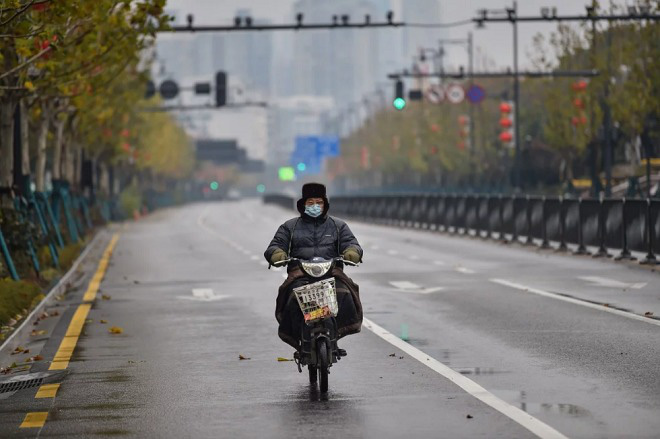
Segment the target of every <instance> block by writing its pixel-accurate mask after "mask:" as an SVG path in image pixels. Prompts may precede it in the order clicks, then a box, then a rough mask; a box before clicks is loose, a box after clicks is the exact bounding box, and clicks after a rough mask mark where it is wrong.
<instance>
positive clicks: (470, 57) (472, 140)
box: [468, 32, 477, 187]
mask: <svg viewBox="0 0 660 439" xmlns="http://www.w3.org/2000/svg"><path fill="white" fill-rule="evenodd" d="M473 52H474V51H473V40H472V32H468V75H469V76H470V82H469V84H470V88H472V86H473V85H474V57H473ZM474 106H475V104H473V103H470V106H469V108H470V110H469V111H470V184H471V185H472V186H473V187H474V183H475V175H474V174H475V172H474V171H475V168H476V163H475V162H474V159H475V156H476V154H475V150H476V148H477V145H476V140H475V139H476V138H475V134H474Z"/></svg>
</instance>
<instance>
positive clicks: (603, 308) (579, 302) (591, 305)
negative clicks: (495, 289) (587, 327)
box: [490, 279, 660, 326]
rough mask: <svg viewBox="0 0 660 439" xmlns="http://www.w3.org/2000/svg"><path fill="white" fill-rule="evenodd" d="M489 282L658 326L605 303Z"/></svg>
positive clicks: (659, 323) (518, 285) (508, 282)
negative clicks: (600, 303)
mask: <svg viewBox="0 0 660 439" xmlns="http://www.w3.org/2000/svg"><path fill="white" fill-rule="evenodd" d="M490 281H491V282H494V283H496V284H500V285H505V286H507V287H511V288H515V289H518V290H522V291H525V292H527V293H532V294H538V295H539V296H543V297H549V298H551V299H556V300H562V301H564V302H568V303H572V304H574V305H580V306H585V307H587V308H591V309H595V310H598V311H604V312H609V313H611V314H616V315H618V316H622V317H627V318H629V319H633V320H639V321H640V322H644V323H650V324H652V325H656V326H660V320H655V319H650V318H648V317H643V316H640V315H637V314H634V313H632V312H627V311H621V310H618V309H615V308H610V307H607V306H605V305H598V304H596V303H591V302H585V301H583V300H578V299H574V298H572V297H566V296H561V295H559V294H554V293H550V292H548V291H543V290H540V289H538V288H532V287H528V286H525V285H521V284H518V283H515V282H510V281H508V280H504V279H490Z"/></svg>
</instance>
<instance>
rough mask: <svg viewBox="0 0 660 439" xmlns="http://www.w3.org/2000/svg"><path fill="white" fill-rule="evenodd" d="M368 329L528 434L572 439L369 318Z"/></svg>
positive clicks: (548, 437) (546, 437) (365, 323)
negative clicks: (518, 425)
mask: <svg viewBox="0 0 660 439" xmlns="http://www.w3.org/2000/svg"><path fill="white" fill-rule="evenodd" d="M364 326H365V327H366V328H367V329H368V330H370V331H371V332H373V333H374V334H376V335H377V336H379V337H380V338H382V339H383V340H385V341H386V342H388V343H390V344H391V345H393V346H395V347H397V348H399V349H401V350H402V351H403V352H405V353H407V354H408V355H410V356H411V357H413V358H414V359H415V360H417V361H419V362H420V363H422V364H424V365H425V366H427V367H428V368H430V369H431V370H433V371H435V372H437V373H439V374H440V375H442V376H443V377H445V378H447V379H448V380H449V381H451V382H453V383H454V384H456V385H457V386H458V387H460V388H461V389H463V390H465V391H466V392H467V393H469V394H470V395H472V396H474V397H475V398H477V399H478V400H480V401H481V402H483V403H484V404H486V405H489V406H490V407H492V408H494V409H495V410H497V411H498V412H500V413H502V414H503V415H504V416H506V417H508V418H510V419H511V420H513V421H514V422H517V423H518V424H520V425H521V426H523V427H524V428H526V429H527V430H529V431H531V432H532V433H534V434H535V435H536V436H538V437H540V438H542V439H568V438H567V437H566V436H564V435H563V434H561V433H560V432H558V431H557V430H555V429H554V428H552V427H550V426H549V425H548V424H545V423H543V422H541V421H540V420H538V419H536V418H535V417H533V416H532V415H530V414H528V413H525V412H524V411H522V410H520V409H519V408H518V407H514V406H512V405H511V404H509V403H507V402H505V401H503V400H501V399H500V398H498V397H497V396H495V395H493V394H492V393H490V392H489V391H488V390H486V389H484V388H483V387H481V386H480V385H479V384H477V383H475V382H474V381H472V380H470V379H469V378H467V377H465V376H464V375H461V374H460V373H458V372H456V371H455V370H453V369H451V368H449V367H447V366H445V365H444V364H442V363H441V362H439V361H438V360H436V359H435V358H433V357H430V356H429V355H426V354H425V353H424V352H423V351H421V350H419V349H417V348H416V347H414V346H412V345H410V344H408V343H406V342H405V341H403V340H401V339H400V338H399V337H397V336H395V335H394V334H392V333H390V332H389V331H387V330H386V329H384V328H381V327H380V326H378V325H377V324H375V323H374V322H372V321H371V320H369V319H367V318H366V317H365V318H364Z"/></svg>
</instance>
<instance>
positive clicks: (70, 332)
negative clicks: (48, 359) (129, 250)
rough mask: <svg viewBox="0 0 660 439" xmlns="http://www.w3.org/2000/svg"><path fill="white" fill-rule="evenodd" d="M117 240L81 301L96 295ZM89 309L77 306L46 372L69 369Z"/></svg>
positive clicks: (104, 256) (112, 242) (101, 263)
mask: <svg viewBox="0 0 660 439" xmlns="http://www.w3.org/2000/svg"><path fill="white" fill-rule="evenodd" d="M118 240H119V234H118V233H115V234H114V235H113V236H112V239H111V240H110V243H109V244H108V246H107V247H106V249H105V251H104V252H103V256H102V257H101V260H100V261H99V265H98V268H97V269H96V272H95V273H94V276H92V280H91V281H90V282H89V285H88V287H87V291H86V292H85V295H84V296H83V301H85V302H92V301H94V299H95V298H96V293H97V292H98V290H99V286H100V285H101V281H102V280H103V276H105V272H106V270H107V268H108V264H109V263H110V257H111V256H112V251H113V250H114V248H115V245H117V241H118ZM91 307H92V304H91V303H83V304H81V305H79V306H78V309H76V312H75V313H74V314H73V318H72V319H71V323H69V328H68V329H67V330H66V335H65V336H64V338H63V339H62V342H61V343H60V347H59V348H58V349H57V352H56V353H55V358H53V362H52V363H51V365H50V367H49V368H48V370H64V369H66V368H67V367H69V361H70V360H71V356H72V355H73V351H74V350H75V348H76V344H78V337H80V333H81V332H82V328H83V326H84V325H85V320H86V319H87V314H88V313H89V310H90V308H91Z"/></svg>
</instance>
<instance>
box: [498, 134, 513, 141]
mask: <svg viewBox="0 0 660 439" xmlns="http://www.w3.org/2000/svg"><path fill="white" fill-rule="evenodd" d="M500 140H501V141H502V142H510V141H512V140H513V135H512V134H511V133H510V132H508V131H504V132H502V133H500Z"/></svg>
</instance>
